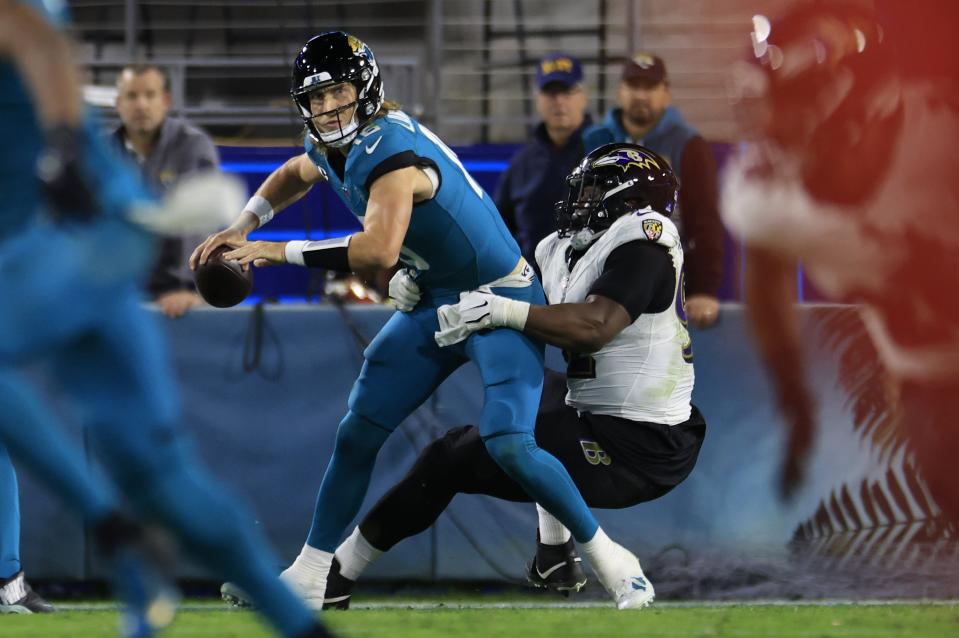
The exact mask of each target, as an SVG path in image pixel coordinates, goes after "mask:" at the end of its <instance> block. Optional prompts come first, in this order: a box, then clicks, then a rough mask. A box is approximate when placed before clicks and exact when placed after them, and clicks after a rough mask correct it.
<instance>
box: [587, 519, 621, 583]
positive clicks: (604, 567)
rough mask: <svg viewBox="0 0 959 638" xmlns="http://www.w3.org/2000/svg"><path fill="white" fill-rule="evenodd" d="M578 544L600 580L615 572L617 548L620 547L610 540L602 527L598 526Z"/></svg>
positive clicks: (617, 555)
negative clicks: (590, 535) (589, 537)
mask: <svg viewBox="0 0 959 638" xmlns="http://www.w3.org/2000/svg"><path fill="white" fill-rule="evenodd" d="M580 545H581V546H582V548H583V553H584V554H586V558H588V559H589V564H590V565H592V566H593V570H594V571H595V572H596V575H597V576H598V577H599V578H600V580H604V579H606V578H607V577H608V576H611V575H612V574H614V573H615V572H616V568H617V567H618V566H619V565H618V563H619V556H620V551H619V550H620V549H621V547H620V546H619V545H617V544H616V543H614V542H613V541H611V540H610V538H609V536H607V535H606V532H604V531H603V528H602V527H598V528H597V529H596V533H595V534H593V537H592V538H591V539H589V540H588V541H586V542H585V543H581V544H580Z"/></svg>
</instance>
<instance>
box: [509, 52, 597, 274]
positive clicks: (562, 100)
mask: <svg viewBox="0 0 959 638" xmlns="http://www.w3.org/2000/svg"><path fill="white" fill-rule="evenodd" d="M582 82H583V68H582V65H581V64H580V62H579V60H577V59H576V58H574V57H573V56H571V55H567V54H565V53H553V54H550V55H547V56H546V57H544V58H543V59H542V60H541V61H540V63H539V65H538V66H537V67H536V85H537V87H538V91H537V95H536V109H537V111H538V112H539V116H540V117H541V118H542V122H541V123H540V124H539V125H538V126H537V127H536V131H535V132H534V133H533V139H532V140H531V141H530V142H529V143H528V144H526V146H524V147H522V148H521V149H520V150H519V151H518V152H517V153H516V155H514V156H513V159H512V160H511V161H510V163H509V168H507V169H506V172H505V173H503V175H502V177H501V178H500V181H499V185H498V187H497V189H496V196H495V197H494V199H495V200H496V207H497V208H498V209H499V210H500V213H502V215H503V218H504V219H505V221H506V225H507V226H509V229H510V231H511V232H512V233H513V236H514V237H516V240H517V241H518V242H519V246H520V248H521V249H522V251H523V256H524V257H526V261H528V262H529V263H531V264H532V263H534V261H533V254H534V252H535V250H536V244H538V243H539V241H540V240H541V239H542V238H543V237H546V235H548V234H550V233H551V232H553V231H554V230H556V222H555V219H554V212H553V209H554V206H555V204H556V202H557V201H558V200H560V199H562V198H563V197H564V196H565V194H566V181H565V180H566V176H567V175H569V174H570V173H571V172H572V170H573V167H575V166H576V164H578V163H579V161H580V160H581V159H582V158H583V138H582V135H583V130H584V129H585V128H586V127H587V126H588V125H589V116H588V115H587V114H586V99H587V96H586V90H585V89H584V88H583V84H582Z"/></svg>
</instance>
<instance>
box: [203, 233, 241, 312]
mask: <svg viewBox="0 0 959 638" xmlns="http://www.w3.org/2000/svg"><path fill="white" fill-rule="evenodd" d="M230 250H231V248H230V247H229V246H220V247H219V248H217V249H216V250H214V251H213V253H212V254H211V255H210V258H209V259H208V260H207V262H206V263H205V264H203V265H202V266H199V267H198V268H197V269H196V271H195V272H194V273H193V281H194V283H195V284H196V290H197V292H198V293H200V296H201V297H203V300H204V301H206V302H207V303H208V304H210V305H211V306H215V307H217V308H229V307H231V306H235V305H237V304H238V303H240V302H241V301H243V300H244V299H246V297H247V295H249V294H250V291H251V290H252V289H253V269H252V268H250V269H248V270H246V271H244V270H243V269H242V268H240V264H238V263H237V262H235V261H232V260H225V259H223V253H226V252H229V251H230Z"/></svg>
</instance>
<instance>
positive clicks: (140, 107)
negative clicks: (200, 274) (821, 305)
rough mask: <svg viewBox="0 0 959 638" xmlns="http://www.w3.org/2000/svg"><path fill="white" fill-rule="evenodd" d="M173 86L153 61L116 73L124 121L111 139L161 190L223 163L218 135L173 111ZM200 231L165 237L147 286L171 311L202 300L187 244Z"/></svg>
mask: <svg viewBox="0 0 959 638" xmlns="http://www.w3.org/2000/svg"><path fill="white" fill-rule="evenodd" d="M170 103H171V99H170V87H169V80H168V78H167V76H166V73H165V72H164V71H163V69H161V68H160V67H158V66H155V65H152V64H144V65H131V66H127V67H124V69H123V70H122V71H121V72H120V75H119V76H118V77H117V101H116V109H117V114H118V115H119V116H120V127H119V128H117V129H116V130H115V131H113V133H112V135H111V141H112V142H113V143H115V144H116V146H117V147H118V148H119V149H120V150H121V151H122V152H123V153H124V154H126V155H128V156H129V157H131V158H132V159H134V160H135V161H136V162H137V163H138V164H139V165H140V168H141V170H142V172H143V177H144V179H145V181H146V182H147V183H148V184H149V185H150V186H151V187H152V188H153V189H154V190H155V191H156V193H157V194H162V193H163V192H164V191H166V189H168V188H169V187H170V186H171V185H172V184H173V182H175V181H176V180H178V179H179V178H181V177H183V176H184V175H187V174H189V173H192V172H195V171H202V170H210V169H218V168H219V164H220V162H219V157H218V156H217V151H216V146H214V144H213V140H211V139H210V137H209V136H208V135H207V134H206V133H204V132H203V131H201V130H200V129H198V128H196V127H193V126H191V125H189V124H187V123H186V122H185V121H183V120H180V119H177V118H173V117H170V116H169V115H168V113H169V111H170ZM201 239H202V238H200V237H165V238H163V239H162V240H161V244H160V246H159V251H158V255H157V262H156V264H154V267H153V270H152V271H151V273H150V277H149V279H148V281H147V285H146V291H147V295H149V298H150V299H151V300H153V301H154V302H155V303H156V304H157V306H159V308H160V310H161V311H162V312H163V314H165V315H166V316H168V317H180V316H182V315H183V314H185V313H186V312H187V311H188V310H189V309H190V308H192V307H193V306H196V305H197V304H199V303H201V300H200V296H199V295H198V294H197V293H196V290H195V288H194V286H193V274H192V273H191V272H190V269H189V267H188V266H187V257H188V256H189V252H187V248H188V247H190V246H193V245H194V244H196V243H198V242H199V241H200V240H201Z"/></svg>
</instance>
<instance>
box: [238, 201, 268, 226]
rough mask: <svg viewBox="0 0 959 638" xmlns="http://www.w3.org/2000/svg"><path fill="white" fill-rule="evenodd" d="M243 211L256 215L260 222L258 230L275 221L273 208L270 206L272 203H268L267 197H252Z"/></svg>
mask: <svg viewBox="0 0 959 638" xmlns="http://www.w3.org/2000/svg"><path fill="white" fill-rule="evenodd" d="M243 210H248V211H250V212H251V213H253V214H254V215H256V218H257V219H259V220H260V224H259V226H257V228H259V227H260V226H262V225H263V224H265V223H266V222H268V221H270V220H271V219H273V214H274V210H273V206H271V205H270V202H268V201H267V200H266V198H265V197H260V196H259V195H254V196H253V197H251V198H250V201H248V202H247V203H246V207H244V209H243Z"/></svg>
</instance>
